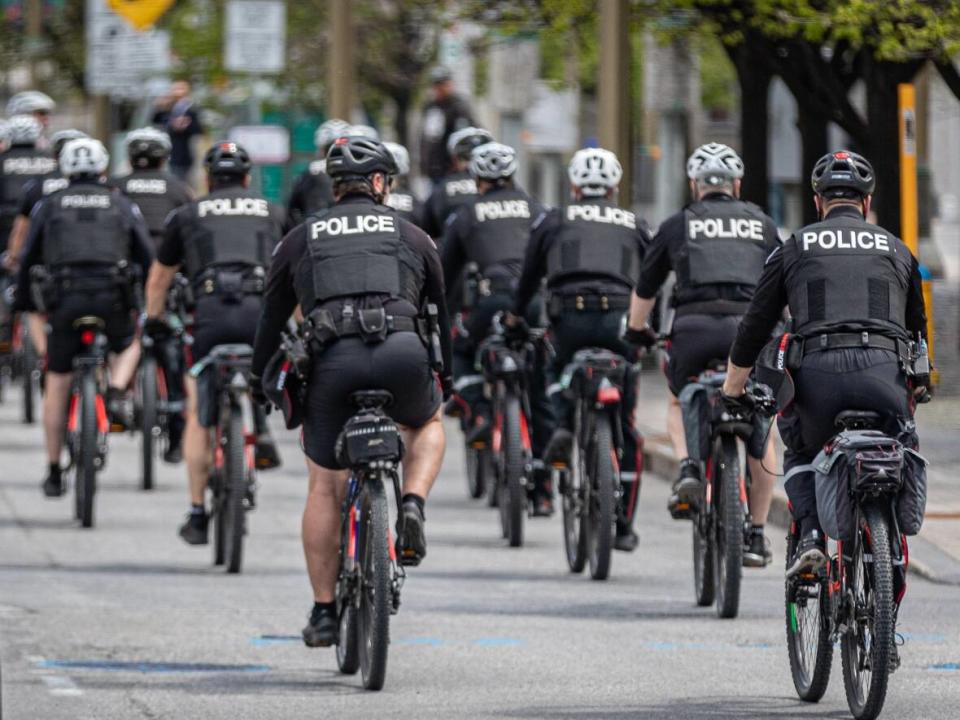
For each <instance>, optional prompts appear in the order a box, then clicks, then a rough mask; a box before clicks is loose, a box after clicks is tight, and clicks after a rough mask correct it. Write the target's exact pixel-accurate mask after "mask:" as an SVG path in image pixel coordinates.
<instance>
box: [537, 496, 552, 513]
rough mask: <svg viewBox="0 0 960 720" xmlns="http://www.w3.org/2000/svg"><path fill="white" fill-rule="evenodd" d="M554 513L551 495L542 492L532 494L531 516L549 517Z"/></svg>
mask: <svg viewBox="0 0 960 720" xmlns="http://www.w3.org/2000/svg"><path fill="white" fill-rule="evenodd" d="M553 513H554V508H553V497H552V496H551V495H546V494H544V493H534V495H533V516H534V517H550V516H551V515H553Z"/></svg>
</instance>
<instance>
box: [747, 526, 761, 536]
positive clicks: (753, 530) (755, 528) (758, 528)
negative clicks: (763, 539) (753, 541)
mask: <svg viewBox="0 0 960 720" xmlns="http://www.w3.org/2000/svg"><path fill="white" fill-rule="evenodd" d="M750 532H751V533H753V534H754V535H763V525H753V526H751V528H750Z"/></svg>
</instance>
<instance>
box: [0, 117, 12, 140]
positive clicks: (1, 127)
mask: <svg viewBox="0 0 960 720" xmlns="http://www.w3.org/2000/svg"><path fill="white" fill-rule="evenodd" d="M8 142H10V125H9V124H8V123H7V121H6V120H4V119H3V118H0V147H4V146H6V144H7V143H8Z"/></svg>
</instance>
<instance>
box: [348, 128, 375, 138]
mask: <svg viewBox="0 0 960 720" xmlns="http://www.w3.org/2000/svg"><path fill="white" fill-rule="evenodd" d="M347 135H351V136H353V137H365V138H368V139H370V140H379V139H380V133H378V132H377V129H376V128H374V127H371V126H369V125H351V126H350V127H349V128H348V129H347Z"/></svg>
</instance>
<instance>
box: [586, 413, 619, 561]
mask: <svg viewBox="0 0 960 720" xmlns="http://www.w3.org/2000/svg"><path fill="white" fill-rule="evenodd" d="M589 452H590V462H589V464H588V467H589V468H590V487H591V493H590V503H589V507H588V512H589V513H590V521H589V528H590V533H589V540H588V544H589V548H590V576H591V577H592V578H593V579H594V580H606V579H607V576H608V575H609V574H610V554H611V551H612V549H613V526H614V522H615V521H616V488H617V483H618V481H619V479H620V478H619V471H618V463H617V456H616V451H615V450H614V445H613V431H612V430H611V428H610V418H609V416H608V415H606V414H603V413H597V414H596V415H595V416H594V418H593V441H592V443H591V448H590V450H589Z"/></svg>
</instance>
